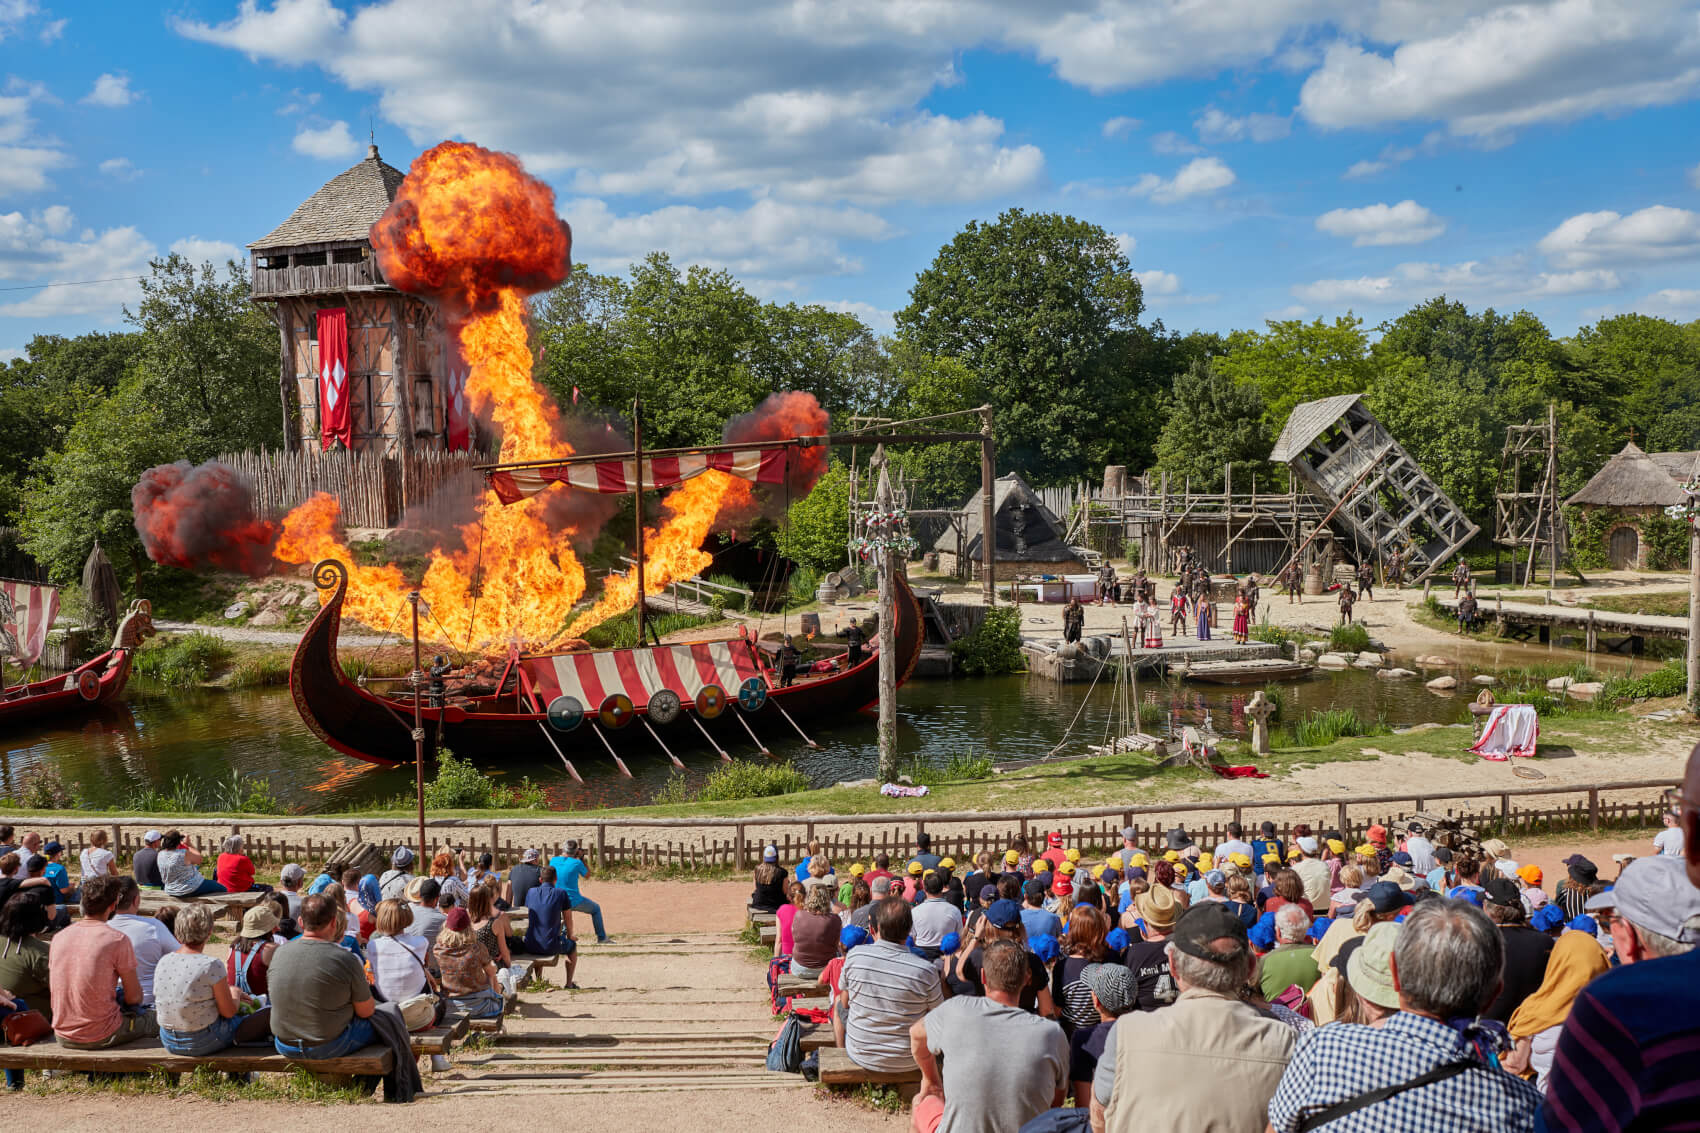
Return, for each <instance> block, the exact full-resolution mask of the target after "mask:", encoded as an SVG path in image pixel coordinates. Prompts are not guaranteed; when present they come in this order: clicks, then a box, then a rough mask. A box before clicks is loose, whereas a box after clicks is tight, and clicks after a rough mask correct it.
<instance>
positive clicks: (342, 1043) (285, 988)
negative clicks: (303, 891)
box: [266, 894, 377, 1058]
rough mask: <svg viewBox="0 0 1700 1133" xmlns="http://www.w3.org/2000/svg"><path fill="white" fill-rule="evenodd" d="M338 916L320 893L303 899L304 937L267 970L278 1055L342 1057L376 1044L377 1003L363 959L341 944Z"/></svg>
mask: <svg viewBox="0 0 1700 1133" xmlns="http://www.w3.org/2000/svg"><path fill="white" fill-rule="evenodd" d="M338 911H339V910H338V909H337V906H336V903H335V902H334V901H332V900H330V899H327V898H326V897H325V896H323V895H322V894H315V895H313V896H311V897H307V898H305V899H304V900H303V901H302V902H301V917H300V922H301V935H300V936H299V937H297V938H296V939H294V940H291V941H290V942H289V943H288V944H285V945H283V946H282V947H280V948H279V949H278V950H277V951H276V952H275V953H273V955H272V959H271V964H270V966H269V967H267V969H266V987H267V989H268V991H269V994H270V996H271V1002H272V1043H273V1045H274V1046H276V1047H277V1052H278V1053H279V1054H284V1055H288V1056H289V1057H291V1058H341V1057H343V1056H344V1055H347V1054H353V1053H354V1052H355V1051H357V1050H360V1049H362V1048H363V1047H366V1046H370V1045H371V1043H372V1041H373V1037H374V1032H373V1030H372V1024H371V1022H370V1019H371V1017H372V1012H373V1011H374V1010H376V1008H377V1001H376V1000H375V999H373V998H372V985H371V984H369V983H367V982H366V969H365V967H364V966H363V965H362V964H361V963H360V959H359V957H357V956H355V955H354V953H352V952H349V951H347V950H346V949H344V948H343V947H342V945H341V944H340V943H339V939H340V938H339V937H338V936H337V912H338Z"/></svg>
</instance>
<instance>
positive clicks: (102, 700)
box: [0, 587, 154, 728]
mask: <svg viewBox="0 0 1700 1133" xmlns="http://www.w3.org/2000/svg"><path fill="white" fill-rule="evenodd" d="M41 589H47V588H46V587H43V588H41ZM153 631H154V629H153V606H152V604H151V603H149V602H148V601H146V600H145V599H141V600H138V601H135V602H132V603H131V604H130V611H129V613H127V614H125V615H124V619H123V621H121V622H119V623H118V632H117V634H116V635H115V636H114V638H113V641H112V648H111V649H108V650H107V651H106V652H105V653H102V654H101V655H100V656H98V657H96V658H95V659H94V660H92V661H88V662H86V663H84V664H82V665H79V666H77V667H76V668H75V669H72V670H71V671H70V672H68V673H65V674H62V675H60V676H55V677H50V678H48V679H47V680H41V681H35V682H32V683H27V684H21V685H16V686H14V687H12V688H6V689H0V728H4V727H6V726H8V725H11V724H17V723H22V722H24V721H26V720H38V719H40V718H42V717H44V716H56V715H63V714H67V713H73V712H88V711H90V710H92V709H94V708H96V707H98V706H100V705H103V704H110V703H112V702H113V701H115V700H117V699H118V698H119V697H121V696H123V695H124V686H125V685H126V684H127V683H128V682H129V680H130V664H131V661H132V660H133V659H134V657H135V652H136V649H137V647H139V646H140V645H141V643H142V638H143V637H145V636H147V635H148V634H151V633H153Z"/></svg>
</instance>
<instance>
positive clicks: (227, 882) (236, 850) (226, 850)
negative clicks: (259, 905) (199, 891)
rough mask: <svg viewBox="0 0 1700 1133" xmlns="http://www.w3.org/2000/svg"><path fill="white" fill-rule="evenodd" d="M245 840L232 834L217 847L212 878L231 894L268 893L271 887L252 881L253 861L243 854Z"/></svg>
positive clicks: (238, 835)
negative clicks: (215, 863) (216, 859)
mask: <svg viewBox="0 0 1700 1133" xmlns="http://www.w3.org/2000/svg"><path fill="white" fill-rule="evenodd" d="M245 845H246V842H245V840H244V839H243V837H242V835H240V834H232V835H231V836H230V837H228V838H226V839H225V840H224V844H223V845H221V846H220V847H219V852H218V864H217V866H215V867H214V869H213V876H214V877H216V878H217V879H218V883H219V884H220V885H222V886H224V887H225V889H227V890H229V891H230V892H232V893H270V892H271V891H272V887H271V886H269V885H261V884H259V883H257V882H256V881H255V880H254V859H253V858H250V857H249V856H248V855H247V854H245V853H243V852H242V850H243V847H244V846H245Z"/></svg>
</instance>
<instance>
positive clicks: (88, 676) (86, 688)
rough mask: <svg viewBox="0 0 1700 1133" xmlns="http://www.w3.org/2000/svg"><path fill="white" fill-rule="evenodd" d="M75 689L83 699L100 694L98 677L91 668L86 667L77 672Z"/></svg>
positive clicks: (92, 697) (91, 698)
mask: <svg viewBox="0 0 1700 1133" xmlns="http://www.w3.org/2000/svg"><path fill="white" fill-rule="evenodd" d="M77 691H78V692H79V693H81V694H82V696H83V699H84V700H93V699H94V698H95V697H97V696H99V695H100V677H99V675H98V674H96V673H95V672H94V671H93V670H92V669H86V670H84V671H83V672H81V673H79V674H77Z"/></svg>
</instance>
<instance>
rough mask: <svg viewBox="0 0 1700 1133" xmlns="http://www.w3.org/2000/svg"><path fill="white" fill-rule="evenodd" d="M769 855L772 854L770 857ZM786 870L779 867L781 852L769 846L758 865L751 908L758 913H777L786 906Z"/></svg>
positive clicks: (751, 896)
mask: <svg viewBox="0 0 1700 1133" xmlns="http://www.w3.org/2000/svg"><path fill="white" fill-rule="evenodd" d="M768 855H772V856H771V857H769V856H768ZM787 880H788V879H787V878H786V876H785V871H784V870H783V869H781V868H779V852H778V851H777V850H775V849H774V848H773V847H772V846H769V847H768V848H767V849H766V850H765V851H764V852H763V854H762V860H761V864H760V865H758V866H756V878H755V881H756V887H755V890H754V891H753V892H751V893H750V908H752V909H754V910H755V911H756V912H758V913H777V912H778V911H779V910H780V909H781V908H783V907H784V906H785V903H786V899H785V883H786V881H787Z"/></svg>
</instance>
